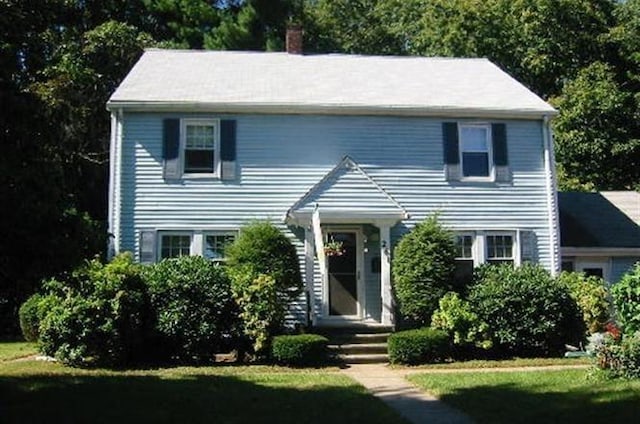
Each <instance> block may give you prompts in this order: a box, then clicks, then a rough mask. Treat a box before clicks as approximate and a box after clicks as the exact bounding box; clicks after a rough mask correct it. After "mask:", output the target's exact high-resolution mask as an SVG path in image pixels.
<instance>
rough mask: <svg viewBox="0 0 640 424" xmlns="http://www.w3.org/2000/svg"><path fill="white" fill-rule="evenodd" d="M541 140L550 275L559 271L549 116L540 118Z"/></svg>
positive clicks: (551, 136)
mask: <svg viewBox="0 0 640 424" xmlns="http://www.w3.org/2000/svg"><path fill="white" fill-rule="evenodd" d="M542 123H543V126H542V139H543V143H544V171H545V180H546V181H545V183H546V189H547V211H548V212H549V213H548V218H549V244H550V247H551V252H550V256H551V274H552V275H554V276H555V275H557V274H558V272H559V271H560V236H559V232H560V225H559V221H560V219H559V216H558V187H557V183H556V178H555V172H556V171H555V157H554V153H553V134H552V132H551V123H550V119H549V115H544V116H543V118H542Z"/></svg>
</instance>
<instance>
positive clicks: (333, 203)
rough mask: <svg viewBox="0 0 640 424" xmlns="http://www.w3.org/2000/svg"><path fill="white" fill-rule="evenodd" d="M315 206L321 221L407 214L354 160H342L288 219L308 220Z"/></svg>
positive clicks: (402, 216)
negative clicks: (325, 218) (326, 218)
mask: <svg viewBox="0 0 640 424" xmlns="http://www.w3.org/2000/svg"><path fill="white" fill-rule="evenodd" d="M316 206H318V208H319V210H320V214H321V216H323V217H331V218H344V217H353V218H355V217H359V218H361V219H371V220H374V219H377V218H378V219H394V218H395V219H405V218H408V217H409V214H408V213H407V211H406V210H405V209H404V208H403V207H402V206H401V205H400V204H399V203H398V202H396V201H395V199H394V198H393V197H391V195H390V194H389V193H387V192H386V191H385V190H384V189H383V188H382V187H381V186H380V185H379V184H378V183H377V182H376V181H375V180H374V179H373V178H371V177H370V176H369V175H368V174H367V173H366V172H365V171H364V170H363V169H362V168H361V167H360V166H359V165H358V164H357V163H356V162H355V161H354V160H353V159H351V158H350V157H349V156H345V157H344V158H343V159H342V160H341V161H340V162H339V163H338V164H337V165H336V166H335V167H334V168H333V169H332V170H331V171H329V172H328V173H327V174H326V175H325V176H324V177H323V178H322V179H321V180H320V181H318V182H317V183H316V184H315V185H314V186H313V187H311V189H309V191H307V192H306V193H305V194H304V195H303V196H302V197H301V198H300V199H298V201H296V202H295V203H294V204H293V205H292V206H291V208H289V210H288V211H287V217H296V218H300V217H302V218H310V217H311V215H312V214H313V211H314V209H315V208H316Z"/></svg>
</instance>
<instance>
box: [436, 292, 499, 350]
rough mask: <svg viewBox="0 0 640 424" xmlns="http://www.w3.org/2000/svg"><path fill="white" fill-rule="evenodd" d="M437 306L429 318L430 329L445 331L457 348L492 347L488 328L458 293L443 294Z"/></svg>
mask: <svg viewBox="0 0 640 424" xmlns="http://www.w3.org/2000/svg"><path fill="white" fill-rule="evenodd" d="M439 305H440V307H439V308H438V310H437V311H435V312H434V313H433V316H432V317H431V328H435V329H437V330H443V331H446V332H447V333H448V334H449V335H450V336H451V337H452V338H453V343H454V344H456V345H459V346H465V345H473V346H476V347H479V348H482V349H489V348H490V347H491V346H492V343H491V340H490V339H489V335H488V330H489V326H488V325H487V323H486V322H484V321H482V320H481V319H480V318H479V317H478V314H476V313H475V312H473V310H472V309H471V305H470V304H469V302H467V301H466V300H464V299H461V298H460V296H459V295H458V293H455V292H449V293H447V294H445V295H444V296H443V297H442V298H441V299H440V302H439Z"/></svg>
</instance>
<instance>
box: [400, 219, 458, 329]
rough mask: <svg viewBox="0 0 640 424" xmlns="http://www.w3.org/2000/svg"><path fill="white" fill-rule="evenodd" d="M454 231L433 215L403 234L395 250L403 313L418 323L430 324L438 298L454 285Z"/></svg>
mask: <svg viewBox="0 0 640 424" xmlns="http://www.w3.org/2000/svg"><path fill="white" fill-rule="evenodd" d="M454 269H455V246H454V243H453V235H452V234H451V233H450V232H449V231H448V230H446V229H444V228H443V227H442V226H441V225H440V224H439V223H438V220H437V218H436V217H431V218H428V219H426V220H425V221H424V222H422V223H419V224H417V225H416V226H415V227H414V228H413V229H412V230H411V231H410V232H409V233H407V234H405V235H404V237H402V239H401V240H400V242H399V243H398V245H397V246H396V248H395V250H394V260H393V269H392V270H393V281H394V285H395V293H396V296H397V299H398V303H399V308H400V313H401V314H402V316H403V317H404V318H405V319H407V320H409V321H412V322H413V323H415V324H416V325H417V326H422V325H429V324H430V323H431V314H433V312H434V311H435V310H436V309H437V308H438V300H439V299H440V298H441V297H442V296H444V294H445V293H446V292H448V291H450V290H452V289H453V286H452V283H451V281H452V280H453V272H454Z"/></svg>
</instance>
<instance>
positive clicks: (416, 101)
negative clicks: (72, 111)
mask: <svg viewBox="0 0 640 424" xmlns="http://www.w3.org/2000/svg"><path fill="white" fill-rule="evenodd" d="M107 105H108V108H110V109H114V108H121V107H129V108H140V109H149V108H155V109H163V108H164V109H170V108H176V107H179V108H180V110H186V109H196V110H198V109H200V110H205V109H206V110H213V111H218V110H219V111H222V112H225V111H226V112H247V111H250V112H264V113H282V112H290V113H319V112H322V113H340V114H372V113H373V114H375V113H381V114H382V113H384V114H404V115H448V114H457V115H458V116H463V115H470V116H482V115H487V116H502V115H505V116H522V117H540V116H542V115H550V114H554V113H555V109H553V108H552V107H551V106H550V105H549V104H547V103H546V102H544V101H543V100H542V99H540V98H539V97H538V96H536V95H535V94H534V93H532V92H531V91H529V90H528V89H527V88H526V87H524V86H523V85H522V84H520V83H519V82H518V81H516V80H515V79H513V78H512V77H511V76H509V75H508V74H507V73H505V72H504V71H502V70H501V69H500V68H498V67H497V66H496V65H494V64H493V63H491V62H490V61H489V60H487V59H459V58H428V57H394V56H356V55H338V54H330V55H293V54H288V53H258V52H230V51H196V50H192V51H185V50H160V49H150V50H147V51H145V53H144V54H143V55H142V57H141V58H140V59H139V60H138V62H137V63H136V64H135V66H134V67H133V69H132V70H131V71H130V72H129V74H128V75H127V76H126V78H125V79H124V80H123V81H122V83H121V84H120V86H119V87H118V88H117V90H116V91H115V93H113V95H112V96H111V98H110V99H109V102H108V103H107Z"/></svg>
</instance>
